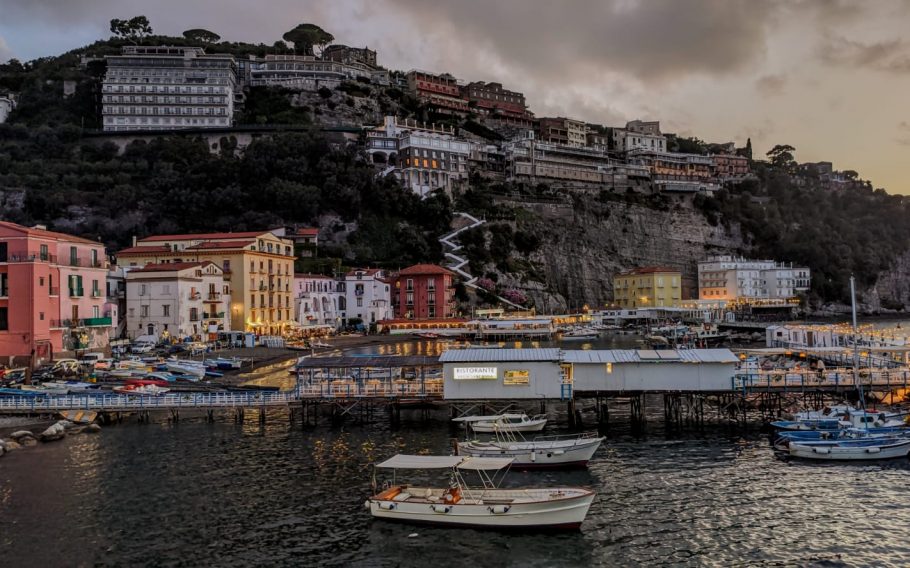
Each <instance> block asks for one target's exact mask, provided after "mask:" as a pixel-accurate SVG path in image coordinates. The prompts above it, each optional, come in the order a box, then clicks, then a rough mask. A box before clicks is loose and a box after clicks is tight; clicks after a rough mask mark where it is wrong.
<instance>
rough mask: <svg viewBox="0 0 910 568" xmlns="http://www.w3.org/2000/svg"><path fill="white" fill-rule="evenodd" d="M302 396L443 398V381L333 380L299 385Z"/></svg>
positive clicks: (298, 390)
mask: <svg viewBox="0 0 910 568" xmlns="http://www.w3.org/2000/svg"><path fill="white" fill-rule="evenodd" d="M297 393H298V394H299V396H300V398H402V397H415V398H441V397H442V393H443V385H442V381H439V380H434V381H433V382H427V381H424V382H421V381H407V382H393V383H388V382H383V381H365V382H364V381H332V382H319V383H316V384H311V385H307V384H301V385H300V386H299V387H297Z"/></svg>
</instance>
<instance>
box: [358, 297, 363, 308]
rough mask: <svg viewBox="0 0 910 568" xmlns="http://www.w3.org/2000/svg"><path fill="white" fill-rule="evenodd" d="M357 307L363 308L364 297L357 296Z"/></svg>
mask: <svg viewBox="0 0 910 568" xmlns="http://www.w3.org/2000/svg"><path fill="white" fill-rule="evenodd" d="M357 307H358V308H362V307H363V298H357Z"/></svg>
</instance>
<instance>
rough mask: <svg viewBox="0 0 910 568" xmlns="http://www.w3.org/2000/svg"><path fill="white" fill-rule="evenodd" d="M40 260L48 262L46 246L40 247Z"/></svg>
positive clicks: (48, 256)
mask: <svg viewBox="0 0 910 568" xmlns="http://www.w3.org/2000/svg"><path fill="white" fill-rule="evenodd" d="M41 260H50V255H49V254H48V253H47V245H41Z"/></svg>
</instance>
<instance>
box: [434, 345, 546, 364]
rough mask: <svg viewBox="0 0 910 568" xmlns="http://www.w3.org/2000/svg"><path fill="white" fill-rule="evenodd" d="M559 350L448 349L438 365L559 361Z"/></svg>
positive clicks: (441, 356)
mask: <svg viewBox="0 0 910 568" xmlns="http://www.w3.org/2000/svg"><path fill="white" fill-rule="evenodd" d="M560 354H561V352H560V350H559V349H556V348H546V349H471V348H468V349H449V350H448V351H446V352H445V353H443V354H442V355H440V357H439V362H440V363H486V362H498V361H559V360H560Z"/></svg>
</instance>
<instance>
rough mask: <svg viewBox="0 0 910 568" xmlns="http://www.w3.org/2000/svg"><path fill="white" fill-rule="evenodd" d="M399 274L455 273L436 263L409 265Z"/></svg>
mask: <svg viewBox="0 0 910 568" xmlns="http://www.w3.org/2000/svg"><path fill="white" fill-rule="evenodd" d="M398 274H399V275H405V276H409V275H418V274H450V275H454V274H455V273H454V272H452V271H451V270H449V269H447V268H443V267H441V266H438V265H436V264H415V265H414V266H409V267H407V268H405V269H404V270H402V271H401V272H399V273H398Z"/></svg>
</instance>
